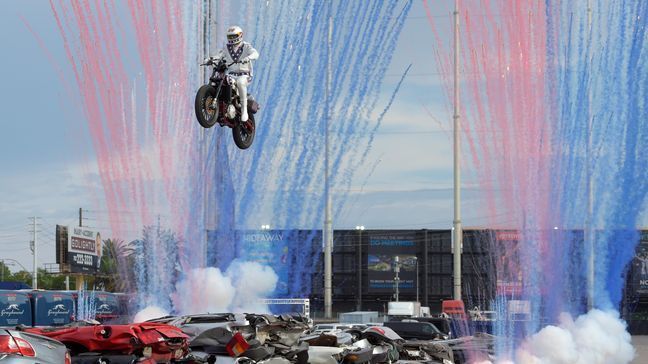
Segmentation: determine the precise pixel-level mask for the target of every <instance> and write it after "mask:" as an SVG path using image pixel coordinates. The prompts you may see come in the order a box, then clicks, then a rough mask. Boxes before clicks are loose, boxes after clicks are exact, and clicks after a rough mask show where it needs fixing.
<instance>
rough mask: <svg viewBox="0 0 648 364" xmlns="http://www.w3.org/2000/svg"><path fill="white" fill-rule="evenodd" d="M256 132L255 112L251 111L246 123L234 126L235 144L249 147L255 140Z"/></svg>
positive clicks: (241, 147) (240, 146)
mask: <svg viewBox="0 0 648 364" xmlns="http://www.w3.org/2000/svg"><path fill="white" fill-rule="evenodd" d="M255 133H256V123H255V122H254V114H252V113H250V115H249V119H248V121H247V122H245V123H238V124H237V125H236V126H235V127H233V128H232V137H234V144H236V146H237V147H239V149H248V148H249V147H250V146H251V145H252V142H253V141H254V134H255Z"/></svg>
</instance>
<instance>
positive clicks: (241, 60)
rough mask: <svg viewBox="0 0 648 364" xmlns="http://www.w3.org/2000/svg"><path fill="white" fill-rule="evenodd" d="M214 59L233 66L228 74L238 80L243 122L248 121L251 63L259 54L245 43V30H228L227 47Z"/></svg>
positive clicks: (230, 28)
mask: <svg viewBox="0 0 648 364" xmlns="http://www.w3.org/2000/svg"><path fill="white" fill-rule="evenodd" d="M212 58H215V59H221V58H222V59H225V62H227V64H232V65H231V66H230V67H229V68H228V70H227V73H228V74H229V75H232V76H234V77H235V79H236V87H237V88H238V91H239V96H240V97H241V121H243V122H245V121H247V120H248V110H247V85H248V83H250V82H251V81H252V62H251V61H252V60H255V59H257V58H259V52H257V50H256V49H254V47H252V45H251V44H250V43H248V42H244V41H243V30H242V29H241V28H240V27H238V26H231V27H229V28H228V29H227V46H226V47H225V48H224V49H221V50H220V51H219V52H218V53H217V54H216V56H214V57H212Z"/></svg>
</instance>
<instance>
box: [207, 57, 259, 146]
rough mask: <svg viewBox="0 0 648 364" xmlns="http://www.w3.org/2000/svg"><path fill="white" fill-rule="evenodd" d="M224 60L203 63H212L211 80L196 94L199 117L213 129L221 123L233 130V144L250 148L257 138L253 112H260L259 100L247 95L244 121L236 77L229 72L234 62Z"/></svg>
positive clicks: (210, 64)
mask: <svg viewBox="0 0 648 364" xmlns="http://www.w3.org/2000/svg"><path fill="white" fill-rule="evenodd" d="M235 63H236V62H235ZM235 63H231V64H227V63H226V62H225V60H223V59H213V58H209V59H207V60H205V62H204V63H202V64H201V66H212V73H211V76H210V77H209V82H208V83H207V84H205V85H203V86H201V87H200V88H199V89H198V92H197V93H196V102H195V109H196V118H197V119H198V123H199V124H200V125H201V126H202V127H203V128H206V129H208V128H211V127H212V126H214V125H216V123H218V124H219V125H220V126H221V127H223V126H227V127H229V128H231V129H232V137H233V138H234V143H235V144H236V146H237V147H239V148H240V149H247V148H249V147H250V146H251V145H252V142H253V141H254V135H255V129H256V123H255V120H254V114H256V112H257V111H259V103H258V102H256V100H254V98H253V97H252V96H251V95H250V94H248V104H247V108H248V120H247V121H246V122H242V121H241V100H240V97H239V94H238V88H237V87H236V79H235V78H234V77H233V76H231V75H228V74H227V69H228V68H229V67H231V66H232V65H233V64H235Z"/></svg>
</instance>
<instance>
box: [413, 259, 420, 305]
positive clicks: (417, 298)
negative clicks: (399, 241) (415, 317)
mask: <svg viewBox="0 0 648 364" xmlns="http://www.w3.org/2000/svg"><path fill="white" fill-rule="evenodd" d="M414 261H415V262H416V302H418V301H419V268H418V257H414Z"/></svg>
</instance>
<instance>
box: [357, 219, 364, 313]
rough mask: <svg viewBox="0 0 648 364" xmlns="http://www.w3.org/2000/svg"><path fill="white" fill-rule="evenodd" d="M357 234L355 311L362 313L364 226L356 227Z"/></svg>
mask: <svg viewBox="0 0 648 364" xmlns="http://www.w3.org/2000/svg"><path fill="white" fill-rule="evenodd" d="M355 228H356V231H357V232H358V249H357V251H358V303H357V305H356V311H362V231H363V230H364V229H365V227H364V225H356V227H355Z"/></svg>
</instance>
